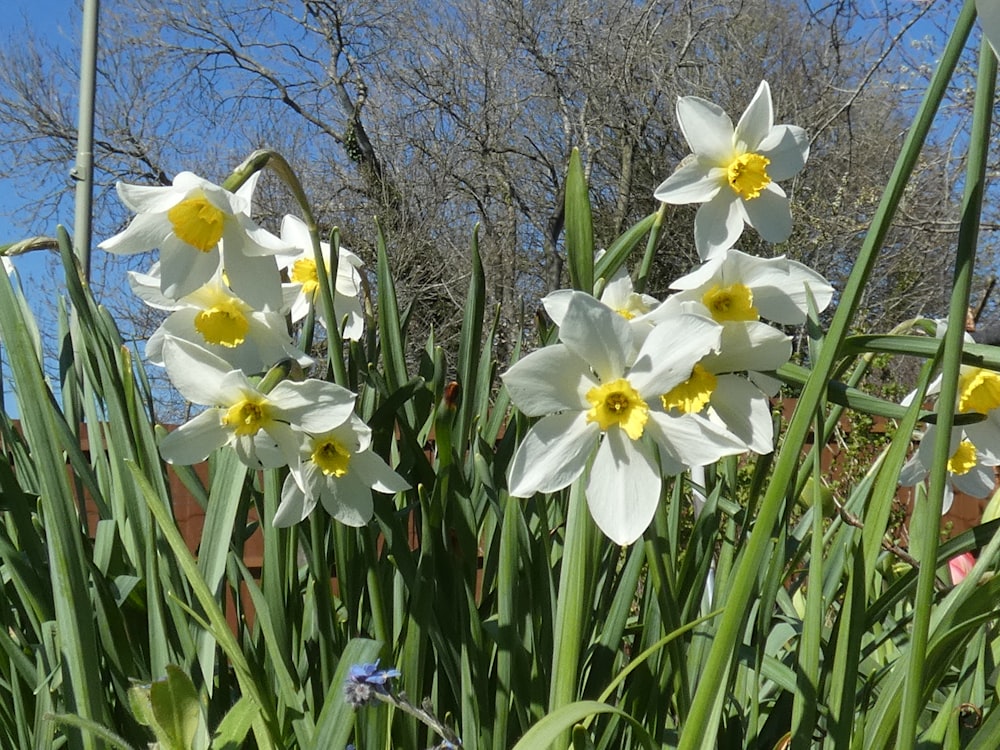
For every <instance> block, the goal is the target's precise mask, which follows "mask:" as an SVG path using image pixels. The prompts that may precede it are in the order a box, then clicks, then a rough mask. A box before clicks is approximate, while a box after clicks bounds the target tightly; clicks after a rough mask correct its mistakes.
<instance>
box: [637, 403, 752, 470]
mask: <svg viewBox="0 0 1000 750" xmlns="http://www.w3.org/2000/svg"><path fill="white" fill-rule="evenodd" d="M646 431H647V432H648V433H649V434H650V436H651V437H652V438H653V440H655V441H656V444H657V445H658V446H659V448H660V453H661V464H662V463H665V462H664V461H663V457H666V458H667V459H670V460H671V461H672V462H674V463H679V464H683V465H684V466H687V467H690V466H706V465H707V464H710V463H713V462H715V461H718V460H719V459H720V458H722V457H723V456H732V455H736V454H739V453H743V452H744V451H745V450H746V446H745V445H743V443H741V442H740V441H739V440H737V439H736V438H735V437H733V436H732V435H731V434H730V433H729V432H728V431H727V430H725V429H723V428H722V427H718V426H717V425H714V424H712V422H710V421H709V420H707V419H705V418H704V417H702V416H699V415H697V414H680V415H677V416H673V415H669V414H664V413H663V412H662V411H653V410H650V412H649V421H648V422H646Z"/></svg>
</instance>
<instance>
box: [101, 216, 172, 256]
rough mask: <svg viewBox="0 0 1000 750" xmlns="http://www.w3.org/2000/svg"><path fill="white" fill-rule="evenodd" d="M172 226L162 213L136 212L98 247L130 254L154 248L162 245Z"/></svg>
mask: <svg viewBox="0 0 1000 750" xmlns="http://www.w3.org/2000/svg"><path fill="white" fill-rule="evenodd" d="M172 231H173V228H172V227H171V226H170V222H168V221H167V220H166V219H165V218H164V216H163V215H162V214H136V216H135V218H133V219H132V222H131V223H130V224H129V225H128V226H127V227H125V229H123V230H122V231H121V232H119V233H118V234H116V235H114V236H113V237H109V238H108V239H106V240H104V241H103V242H101V243H100V244H98V247H99V248H100V249H101V250H104V251H106V252H109V253H120V254H124V255H131V254H133V253H144V252H147V251H148V250H154V249H156V248H158V247H160V246H161V245H162V243H163V242H164V241H165V240H166V238H167V237H168V236H169V235H170V233H171V232H172Z"/></svg>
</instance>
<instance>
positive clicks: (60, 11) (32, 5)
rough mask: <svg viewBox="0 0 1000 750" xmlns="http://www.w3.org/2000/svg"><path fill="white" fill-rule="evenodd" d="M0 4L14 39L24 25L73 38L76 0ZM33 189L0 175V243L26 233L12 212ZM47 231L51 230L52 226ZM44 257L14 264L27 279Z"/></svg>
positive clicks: (70, 220)
mask: <svg viewBox="0 0 1000 750" xmlns="http://www.w3.org/2000/svg"><path fill="white" fill-rule="evenodd" d="M0 7H2V8H3V11H4V14H3V15H4V26H5V28H4V32H5V33H4V36H7V35H8V34H9V35H10V36H11V37H12V38H14V39H16V38H17V35H18V30H19V29H20V28H22V27H24V26H25V25H28V26H29V27H30V28H31V30H32V32H33V33H34V34H36V35H38V36H46V37H49V38H50V39H66V40H67V41H75V36H76V34H77V33H78V31H77V30H78V29H79V19H80V17H81V13H82V11H81V9H80V7H79V4H78V2H77V0H0ZM72 167H73V165H72V164H67V165H66V173H67V175H68V173H69V170H70V169H72ZM67 179H68V178H67ZM36 190H37V188H36V187H35V186H28V185H18V184H15V183H14V182H13V181H12V180H11V179H9V178H7V177H6V176H5V175H3V174H0V244H6V243H8V242H14V241H16V240H19V239H22V238H23V237H24V236H25V235H26V231H27V230H26V228H25V227H24V226H18V222H17V221H16V217H15V216H13V215H12V214H13V213H14V211H16V209H18V208H19V207H20V206H22V205H24V203H25V201H26V200H30V198H31V197H32V195H33V193H34V191H36ZM61 218H62V220H63V221H64V222H65V223H66V225H67V228H70V226H71V225H72V223H73V216H72V215H67V216H64V217H61ZM50 233H51V234H54V233H55V227H54V226H53V227H52V228H51V231H50ZM46 260H48V258H45V257H43V255H42V254H39V253H33V254H29V255H27V256H23V257H21V258H19V259H18V260H17V261H16V264H17V268H18V270H19V271H20V272H21V275H22V277H24V278H27V277H30V276H31V275H33V274H34V273H35V271H36V270H37V269H38V268H39V267H40V266H41V264H42V263H44V262H45V261H46Z"/></svg>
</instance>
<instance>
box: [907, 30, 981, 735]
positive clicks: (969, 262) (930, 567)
mask: <svg viewBox="0 0 1000 750" xmlns="http://www.w3.org/2000/svg"><path fill="white" fill-rule="evenodd" d="M996 69H997V65H996V58H995V57H994V56H993V52H992V50H991V49H990V46H989V44H988V43H986V42H985V41H984V42H983V43H982V46H981V49H980V58H979V76H978V79H977V81H976V101H975V107H974V110H973V116H972V134H971V137H970V139H969V161H968V167H967V171H966V178H965V194H964V195H963V197H962V220H961V223H960V224H959V230H958V248H957V254H956V255H957V257H956V259H955V285H954V291H953V292H952V295H951V306H950V307H949V309H948V321H949V325H948V329H947V330H946V331H945V335H944V343H943V347H944V348H943V351H942V368H941V369H942V372H941V395H940V397H939V399H938V405H939V408H938V423H937V426H938V430H937V434H936V439H935V441H934V463H933V467H932V469H931V473H930V487H929V490H928V492H927V503H926V506H925V507H924V508H923V512H925V513H926V514H927V516H928V519H929V520H928V521H927V522H925V523H923V524H920V529H921V530H922V531H923V532H924V533H923V534H921V536H920V538H917V539H912V540H911V548H913V549H915V551H916V552H917V555H916V557H917V559H918V560H919V561H920V563H921V565H920V571H919V573H918V576H917V594H916V601H915V602H914V608H913V631H912V634H911V636H910V638H911V640H910V658H909V661H908V664H907V679H906V680H905V682H904V689H903V705H902V709H901V711H900V715H899V727H898V733H897V740H896V747H898V748H904V749H906V748H912V747H914V746H915V744H916V733H917V725H918V723H919V719H920V715H921V712H922V709H923V704H924V701H925V697H924V691H925V689H926V688H925V685H924V682H923V672H924V661H925V659H926V656H927V644H928V640H929V638H930V624H931V615H932V609H933V605H934V584H935V579H936V575H937V570H936V566H935V565H934V560H935V559H936V557H937V548H938V543H939V541H940V540H939V535H940V525H939V523H938V522H937V519H938V518H940V517H941V509H942V507H943V504H944V492H945V483H946V482H947V481H948V471H947V465H948V458H949V454H950V453H951V431H952V426H953V424H954V418H955V403H956V398H957V394H958V379H959V371H960V366H961V360H962V346H963V344H964V340H965V330H964V328H965V327H964V325H963V322H964V321H965V316H966V314H967V311H968V309H969V296H970V292H971V288H972V273H973V269H974V267H975V262H976V241H977V239H978V235H979V217H980V215H981V213H982V203H983V190H984V184H985V176H986V160H987V157H988V155H989V142H990V124H991V118H992V113H993V91H994V84H995V81H996Z"/></svg>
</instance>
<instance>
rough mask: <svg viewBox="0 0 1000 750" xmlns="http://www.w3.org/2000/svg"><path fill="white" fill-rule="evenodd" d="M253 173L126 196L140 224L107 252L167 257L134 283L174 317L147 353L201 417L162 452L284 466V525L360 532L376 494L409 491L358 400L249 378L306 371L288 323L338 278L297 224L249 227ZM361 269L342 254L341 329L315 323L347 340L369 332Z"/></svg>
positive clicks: (324, 249) (184, 181)
mask: <svg viewBox="0 0 1000 750" xmlns="http://www.w3.org/2000/svg"><path fill="white" fill-rule="evenodd" d="M258 175H259V173H255V174H254V175H253V176H252V177H251V178H250V179H249V180H248V181H247V182H246V183H244V185H243V187H241V188H240V189H239V190H237V191H236V192H235V193H233V192H230V191H228V190H226V189H225V188H222V187H220V186H218V185H215V184H213V183H211V182H209V181H207V180H205V179H202V178H201V177H198V176H196V175H194V174H192V173H190V172H182V173H181V174H179V175H177V177H176V178H175V179H174V181H173V184H172V185H170V186H166V187H145V186H137V185H125V184H119V185H118V194H119V196H120V197H121V199H122V201H123V202H124V203H125V205H126V206H128V207H129V208H130V209H132V210H133V211H135V212H136V216H135V218H133V220H132V221H131V223H130V224H129V225H128V226H127V227H126V228H125V229H124V230H123V231H122V232H120V233H119V234H117V235H115V236H114V237H111V238H109V239H107V240H105V241H104V242H102V243H101V244H100V247H101V248H103V249H105V250H107V251H109V252H115V253H139V252H145V251H148V250H153V249H159V251H160V252H159V260H158V262H157V263H155V264H154V265H153V267H152V268H151V269H150V270H149V271H148V272H147V273H134V272H133V273H131V274H130V277H129V281H130V284H131V286H132V289H133V290H134V291H135V293H136V295H137V296H139V297H140V298H141V299H142V300H144V301H145V302H146V303H147V304H148V305H150V306H152V307H154V308H157V309H160V310H164V311H166V312H168V313H169V315H168V316H167V317H166V320H164V322H163V324H162V325H161V326H160V327H159V328H158V329H157V330H156V331H155V332H154V333H153V335H152V336H151V337H150V338H149V340H148V341H147V342H146V357H147V358H148V360H149V361H150V362H152V363H153V364H156V365H160V366H163V367H165V368H166V371H167V376H168V377H169V379H170V381H171V382H172V383H173V384H174V386H175V387H176V388H177V390H178V391H179V392H180V393H181V395H182V396H184V397H185V398H186V399H187V400H188V401H190V402H191V403H193V404H197V405H200V406H203V407H205V409H204V410H203V411H201V412H200V413H199V414H197V415H196V416H195V417H194V418H193V419H191V420H190V421H189V422H187V423H186V424H184V425H182V426H181V427H179V428H178V429H177V430H175V431H173V432H172V433H170V434H168V435H167V436H166V437H165V438H164V439H163V440H162V442H161V443H160V452H161V454H162V455H163V457H164V459H165V460H167V461H168V462H170V463H178V464H191V463H195V462H198V461H202V460H204V459H205V458H207V457H208V456H209V455H210V454H211V453H212V452H213V451H214V450H216V449H217V448H220V447H222V446H225V445H228V446H230V447H232V448H233V449H234V450H235V451H236V453H237V455H238V456H239V457H240V460H241V461H243V462H244V463H245V464H247V465H248V466H250V467H252V468H277V467H281V466H288V467H289V474H288V477H287V479H286V481H285V484H284V486H283V488H282V493H281V503H280V505H279V507H278V510H277V512H276V514H275V518H274V523H275V525H276V526H288V525H291V524H294V523H297V522H299V521H301V520H302V519H304V518H305V517H306V516H308V515H309V513H311V512H312V510H313V509H314V508H315V506H316V504H317V503H318V502H319V503H322V505H323V507H324V508H326V510H327V511H328V512H329V513H330V514H331V515H333V516H334V518H336V519H338V520H339V521H341V522H343V523H345V524H347V525H350V526H361V525H364V524H365V523H367V522H368V520H369V519H370V518H371V516H372V490H377V491H379V492H389V493H392V492H400V491H403V490H405V489H407V488H408V487H409V485H408V484H407V483H406V482H405V481H404V480H403V479H402V478H401V477H400V476H399V475H398V474H396V472H394V471H393V470H392V469H390V468H389V466H388V465H387V464H386V463H385V461H383V460H382V459H381V458H380V457H379V456H377V455H376V454H375V453H374V452H373V451H372V450H371V430H370V429H369V428H368V426H367V425H366V424H365V423H364V422H363V421H362V420H360V419H359V418H358V417H357V416H356V415H355V414H354V403H355V398H356V396H355V394H354V393H352V392H350V391H349V390H347V389H346V388H343V387H341V386H339V385H336V384H334V383H331V382H327V381H325V380H317V379H312V378H309V379H305V380H301V381H293V380H284V381H282V382H278V383H276V384H267V379H265V380H264V381H258V379H257V378H255V377H254V376H255V375H259V374H261V373H264V372H266V371H267V370H269V369H270V368H271V367H273V366H274V365H275V364H277V363H278V362H281V361H284V360H293V361H296V362H298V364H300V365H302V366H309V365H310V364H311V363H312V360H311V358H310V357H309V356H308V355H307V353H306V352H303V351H301V350H299V349H298V348H296V346H295V344H294V342H293V340H292V336H291V334H290V332H289V321H291V322H292V323H294V322H297V321H299V320H301V319H302V318H304V317H305V316H306V315H307V314H308V312H309V310H310V309H313V308H314V307H315V306H316V302H317V296H318V293H319V288H320V283H319V278H320V274H329V273H330V267H331V266H332V259H331V249H330V247H329V246H328V245H326V244H323V243H321V246H320V249H321V257H322V258H323V259H324V263H325V264H326V266H327V267H326V268H324V269H318V268H317V263H316V255H315V253H314V249H313V244H312V239H311V237H310V235H309V232H308V230H307V228H306V225H305V223H304V222H303V221H302V220H301V219H299V218H298V217H295V216H286V217H285V218H284V220H283V222H282V226H281V237H276V236H275V235H273V234H271V233H270V232H268V231H266V230H264V229H262V228H261V227H259V226H257V224H255V223H254V222H253V220H252V219H251V218H250V210H251V204H252V195H253V190H254V186H255V184H256V182H257V177H258ZM361 265H362V264H361V260H360V259H359V258H358V257H357V256H356V255H354V254H353V253H351V252H349V251H347V250H345V249H343V248H341V249H340V252H339V257H338V259H337V276H336V283H335V285H334V286H335V293H334V312H335V314H336V315H337V317H338V320H336V321H333V322H332V323H331V321H327V320H325V318H324V317H323V316H322V314H321V315H320V322H321V324H323V325H326V326H329V325H335V326H336V327H337V328H338V330H341V331H342V334H343V336H345V337H346V338H350V339H358V338H360V336H361V335H362V333H363V330H364V319H363V317H362V314H361V303H360V300H359V295H360V289H361V275H360V268H361ZM282 273H284V276H285V278H284V279H283V277H282ZM269 386H270V387H269Z"/></svg>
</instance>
